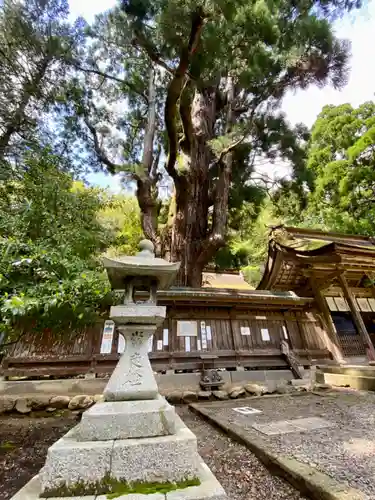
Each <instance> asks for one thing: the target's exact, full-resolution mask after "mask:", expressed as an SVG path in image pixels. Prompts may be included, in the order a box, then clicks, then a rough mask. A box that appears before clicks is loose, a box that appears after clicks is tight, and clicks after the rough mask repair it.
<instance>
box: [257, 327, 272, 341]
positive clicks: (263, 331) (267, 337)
mask: <svg viewBox="0 0 375 500" xmlns="http://www.w3.org/2000/svg"><path fill="white" fill-rule="evenodd" d="M260 334H261V335H262V340H263V342H269V341H270V340H271V337H270V333H269V331H268V328H261V330H260Z"/></svg>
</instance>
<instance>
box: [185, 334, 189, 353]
mask: <svg viewBox="0 0 375 500" xmlns="http://www.w3.org/2000/svg"><path fill="white" fill-rule="evenodd" d="M185 351H186V352H190V337H185Z"/></svg>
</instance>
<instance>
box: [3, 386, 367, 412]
mask: <svg viewBox="0 0 375 500" xmlns="http://www.w3.org/2000/svg"><path fill="white" fill-rule="evenodd" d="M372 380H375V379H372ZM242 388H243V389H245V391H243V390H242ZM330 388H331V386H330V385H329V384H315V385H314V386H311V385H310V384H307V383H306V381H301V382H299V381H298V382H297V383H295V384H293V385H287V384H286V382H285V383H279V384H277V383H275V382H268V383H265V384H261V383H252V384H250V383H247V384H245V385H240V384H226V385H225V386H224V387H223V388H222V389H221V390H220V391H202V390H200V389H199V390H196V391H191V390H189V391H186V390H185V391H184V390H176V389H173V390H163V391H161V392H162V394H163V396H164V397H165V398H166V400H167V401H168V402H169V403H171V404H180V403H191V402H192V401H193V400H198V401H217V400H224V399H228V398H229V397H230V398H231V399H237V398H252V397H254V396H255V397H256V396H258V395H261V394H262V395H267V394H275V393H276V394H285V393H297V394H298V392H299V391H310V390H322V389H324V390H327V389H330ZM234 389H236V390H234ZM102 400H103V395H102V394H96V395H95V396H90V395H76V396H72V397H71V396H63V395H56V396H53V397H51V398H49V399H48V398H45V397H41V395H40V394H29V395H24V396H19V395H11V394H9V395H7V394H5V395H2V396H1V395H0V414H2V413H5V414H6V413H11V412H17V413H31V412H34V411H45V410H47V409H48V412H49V413H48V415H43V416H53V415H54V411H55V410H63V409H69V410H74V411H79V412H82V411H83V410H86V409H87V408H89V407H90V406H92V405H93V404H94V403H95V402H98V401H102ZM18 401H19V402H20V403H19V404H18V405H17V402H18ZM43 407H44V409H43ZM20 409H21V411H20Z"/></svg>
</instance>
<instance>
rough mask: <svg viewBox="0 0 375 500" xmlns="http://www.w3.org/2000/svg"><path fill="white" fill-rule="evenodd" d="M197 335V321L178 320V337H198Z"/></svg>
mask: <svg viewBox="0 0 375 500" xmlns="http://www.w3.org/2000/svg"><path fill="white" fill-rule="evenodd" d="M197 335H198V326H197V322H196V321H177V337H196V336H197Z"/></svg>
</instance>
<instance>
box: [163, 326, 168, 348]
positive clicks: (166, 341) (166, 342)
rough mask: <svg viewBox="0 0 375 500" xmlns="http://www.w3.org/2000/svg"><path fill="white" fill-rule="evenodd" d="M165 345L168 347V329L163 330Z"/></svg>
mask: <svg viewBox="0 0 375 500" xmlns="http://www.w3.org/2000/svg"><path fill="white" fill-rule="evenodd" d="M163 344H164V345H168V328H164V330H163Z"/></svg>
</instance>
